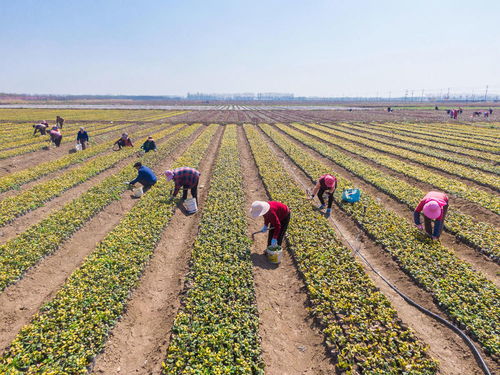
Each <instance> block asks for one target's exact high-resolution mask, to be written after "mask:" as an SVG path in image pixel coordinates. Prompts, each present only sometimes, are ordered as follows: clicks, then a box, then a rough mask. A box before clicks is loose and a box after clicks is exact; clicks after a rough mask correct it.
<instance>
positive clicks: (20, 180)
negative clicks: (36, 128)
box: [0, 125, 165, 192]
mask: <svg viewBox="0 0 500 375" xmlns="http://www.w3.org/2000/svg"><path fill="white" fill-rule="evenodd" d="M164 127H165V126H164V125H158V126H155V127H149V128H147V129H144V128H141V129H140V130H139V131H137V132H135V133H132V134H131V136H132V137H142V136H145V135H148V134H151V133H152V132H155V131H157V130H158V129H160V128H164ZM114 142H115V140H114V139H113V140H111V141H108V142H104V143H101V144H98V145H95V146H92V147H89V148H87V149H85V150H83V151H80V152H77V153H74V154H69V155H64V156H63V157H61V158H59V159H57V160H50V161H47V162H44V163H40V164H37V165H35V166H33V167H31V168H27V169H23V170H21V171H19V172H13V173H10V174H7V175H5V176H2V177H0V192H4V191H8V190H11V189H16V188H18V187H19V186H21V185H23V184H25V183H27V182H30V181H34V180H36V179H38V178H41V177H43V176H45V175H48V174H49V173H52V172H55V171H58V170H61V169H64V168H67V167H69V166H71V165H74V164H77V163H80V162H82V161H84V160H87V159H89V158H91V157H92V156H95V155H98V154H100V153H101V152H104V151H106V150H109V149H110V148H111V147H112V145H113V143H114Z"/></svg>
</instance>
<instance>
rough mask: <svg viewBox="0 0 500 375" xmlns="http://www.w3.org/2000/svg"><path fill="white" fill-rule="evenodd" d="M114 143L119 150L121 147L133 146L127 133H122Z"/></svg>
mask: <svg viewBox="0 0 500 375" xmlns="http://www.w3.org/2000/svg"><path fill="white" fill-rule="evenodd" d="M114 144H115V145H118V149H119V150H121V149H122V147H126V146H129V147H134V145H133V144H132V140H131V139H130V138H129V137H128V134H127V133H123V134H122V136H121V137H120V139H119V140H117V141H116V142H115V143H114Z"/></svg>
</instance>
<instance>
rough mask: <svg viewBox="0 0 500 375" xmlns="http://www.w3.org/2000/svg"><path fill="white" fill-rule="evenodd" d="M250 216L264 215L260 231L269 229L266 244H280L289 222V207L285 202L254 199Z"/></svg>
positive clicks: (263, 231) (264, 231) (254, 217)
mask: <svg viewBox="0 0 500 375" xmlns="http://www.w3.org/2000/svg"><path fill="white" fill-rule="evenodd" d="M250 216H251V217H252V219H256V218H258V217H259V216H264V226H263V227H262V229H261V230H260V231H261V232H262V233H266V232H267V231H268V230H269V235H268V237H267V246H281V243H282V242H283V237H284V236H285V232H286V230H287V228H288V223H289V222H290V209H289V208H288V206H287V205H286V204H283V203H281V202H276V201H269V202H264V201H255V202H253V203H252V207H251V208H250ZM269 228H271V229H269Z"/></svg>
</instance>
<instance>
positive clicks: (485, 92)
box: [484, 85, 488, 101]
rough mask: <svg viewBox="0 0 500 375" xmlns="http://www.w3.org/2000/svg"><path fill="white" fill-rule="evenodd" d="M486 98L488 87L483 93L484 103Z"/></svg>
mask: <svg viewBox="0 0 500 375" xmlns="http://www.w3.org/2000/svg"><path fill="white" fill-rule="evenodd" d="M487 96H488V85H486V90H485V91H484V101H486V97H487Z"/></svg>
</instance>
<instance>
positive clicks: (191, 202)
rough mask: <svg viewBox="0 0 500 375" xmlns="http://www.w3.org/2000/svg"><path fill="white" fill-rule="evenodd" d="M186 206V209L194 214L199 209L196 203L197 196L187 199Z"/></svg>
mask: <svg viewBox="0 0 500 375" xmlns="http://www.w3.org/2000/svg"><path fill="white" fill-rule="evenodd" d="M184 208H185V209H186V211H187V213H188V214H194V213H195V212H196V211H198V205H197V204H196V199H195V198H191V199H186V200H185V201H184Z"/></svg>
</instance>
